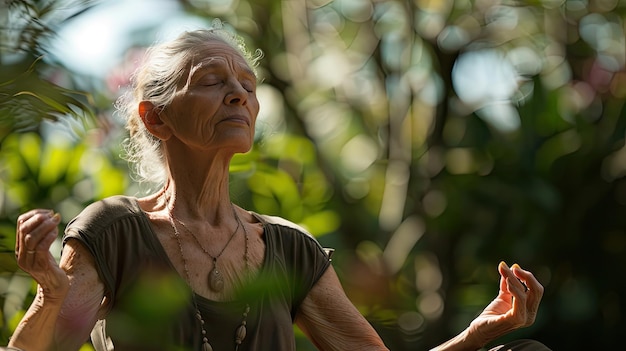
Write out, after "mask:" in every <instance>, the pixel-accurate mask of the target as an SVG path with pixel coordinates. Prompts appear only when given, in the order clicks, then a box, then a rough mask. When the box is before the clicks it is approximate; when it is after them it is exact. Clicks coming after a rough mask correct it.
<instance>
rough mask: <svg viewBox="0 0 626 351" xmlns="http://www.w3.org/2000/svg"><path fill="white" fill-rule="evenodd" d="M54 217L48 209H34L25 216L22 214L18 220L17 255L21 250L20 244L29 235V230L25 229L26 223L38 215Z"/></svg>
mask: <svg viewBox="0 0 626 351" xmlns="http://www.w3.org/2000/svg"><path fill="white" fill-rule="evenodd" d="M42 214H43V215H46V214H48V215H50V216H51V215H52V210H48V209H39V208H38V209H34V210H30V211H28V212H25V213H23V214H21V215H20V216H19V217H18V218H17V229H16V233H15V239H16V240H15V253H16V255H17V253H18V252H19V250H20V244H21V243H22V242H23V240H24V238H23V236H24V234H26V233H28V231H27V229H25V228H24V223H26V221H28V220H30V219H31V218H32V217H33V216H36V215H42Z"/></svg>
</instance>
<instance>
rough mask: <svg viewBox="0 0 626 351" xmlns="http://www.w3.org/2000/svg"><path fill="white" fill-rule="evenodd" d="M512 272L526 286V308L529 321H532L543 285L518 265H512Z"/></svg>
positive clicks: (541, 295)
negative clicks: (529, 317)
mask: <svg viewBox="0 0 626 351" xmlns="http://www.w3.org/2000/svg"><path fill="white" fill-rule="evenodd" d="M513 274H515V276H516V277H518V279H520V280H522V281H524V282H525V284H526V286H528V293H527V295H528V302H527V308H528V311H529V314H530V316H531V320H530V322H533V321H534V319H535V316H536V315H537V311H538V310H539V304H540V302H541V298H542V297H543V292H544V288H543V285H541V283H539V281H538V280H537V279H536V278H535V276H534V275H533V274H532V273H531V272H529V271H526V270H523V269H522V268H521V267H520V266H519V265H514V266H513Z"/></svg>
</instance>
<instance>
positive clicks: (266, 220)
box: [252, 213, 314, 239]
mask: <svg viewBox="0 0 626 351" xmlns="http://www.w3.org/2000/svg"><path fill="white" fill-rule="evenodd" d="M252 215H253V216H255V217H256V218H258V219H259V220H260V221H261V223H263V224H272V225H275V226H278V227H284V228H289V229H293V230H295V231H298V232H301V233H302V234H304V235H306V236H309V237H311V238H313V239H314V237H313V235H312V234H311V233H309V231H308V230H306V229H305V228H304V227H302V226H300V225H298V224H296V223H294V222H291V221H289V220H286V219H284V218H282V217H278V216H270V215H263V214H258V213H252Z"/></svg>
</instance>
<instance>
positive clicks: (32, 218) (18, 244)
mask: <svg viewBox="0 0 626 351" xmlns="http://www.w3.org/2000/svg"><path fill="white" fill-rule="evenodd" d="M60 222H61V216H60V215H59V214H58V213H57V214H55V213H54V212H53V211H51V210H43V209H36V210H31V211H29V212H26V213H24V214H22V215H21V216H20V217H19V218H18V220H17V232H16V240H15V258H16V260H17V264H18V265H19V266H20V268H22V269H23V270H24V271H26V272H27V273H29V274H30V275H31V276H32V277H33V278H34V279H35V280H36V281H37V283H39V286H40V292H43V294H44V295H43V296H44V297H45V298H51V299H63V298H64V297H65V294H66V293H67V291H68V289H69V279H68V278H67V275H66V274H65V271H63V270H62V269H61V268H59V266H58V265H57V263H56V260H55V259H54V257H53V256H52V254H51V253H50V245H51V244H52V243H53V242H54V240H55V239H56V238H57V235H58V228H57V226H58V225H59V223H60Z"/></svg>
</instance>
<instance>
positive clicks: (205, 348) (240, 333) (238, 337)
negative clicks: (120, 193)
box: [169, 204, 250, 351]
mask: <svg viewBox="0 0 626 351" xmlns="http://www.w3.org/2000/svg"><path fill="white" fill-rule="evenodd" d="M231 206H233V205H232V204H231ZM233 214H234V215H235V219H236V220H237V228H236V229H235V232H233V234H232V235H231V237H230V239H229V241H228V243H230V241H231V240H232V238H233V236H234V235H235V234H234V233H236V232H237V229H239V227H243V233H244V237H245V241H244V242H245V246H244V255H243V259H244V262H245V266H246V272H250V260H249V258H248V245H249V244H248V240H249V239H248V231H247V230H246V226H245V225H243V223H242V222H241V219H239V215H238V214H237V211H235V207H234V206H233ZM169 220H170V224H171V225H172V228H173V229H174V237H175V238H176V243H177V244H178V250H179V251H180V257H181V258H182V260H183V269H184V271H185V278H186V279H187V283H188V284H189V287H190V288H191V279H190V276H191V275H190V274H189V268H188V267H187V260H186V259H185V255H184V254H183V245H182V243H181V240H180V233H179V232H178V228H176V224H175V223H174V217H173V216H172V211H169ZM178 222H179V223H181V222H180V221H178ZM181 224H182V223H181ZM183 226H184V225H183ZM185 229H186V230H187V228H186V227H185ZM190 233H191V232H190ZM192 236H193V237H194V239H195V240H196V242H198V244H199V241H198V239H197V238H196V237H195V236H194V235H193V234H192ZM228 243H227V244H226V246H228ZM200 247H201V248H202V250H203V251H205V250H204V248H203V247H202V246H200ZM224 249H226V248H225V247H224ZM223 251H224V250H222V252H223ZM205 252H206V251H205ZM220 255H221V253H220ZM209 256H210V255H209ZM211 257H212V256H211ZM218 257H219V255H218ZM213 268H214V269H215V268H216V267H215V266H214V267H213ZM191 299H192V300H193V305H194V307H195V308H196V318H197V319H198V322H199V323H200V329H201V330H202V351H213V347H212V346H211V344H210V343H209V338H208V336H207V332H206V329H205V328H204V319H203V318H202V314H201V313H200V309H199V308H198V303H197V302H196V296H195V293H194V292H193V288H192V291H191ZM248 313H250V304H248V303H246V307H245V309H244V312H243V314H242V316H243V319H242V320H241V324H240V325H239V327H237V330H236V331H235V351H238V350H239V345H241V343H242V342H243V340H244V339H245V338H246V333H247V330H246V325H247V319H248Z"/></svg>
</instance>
